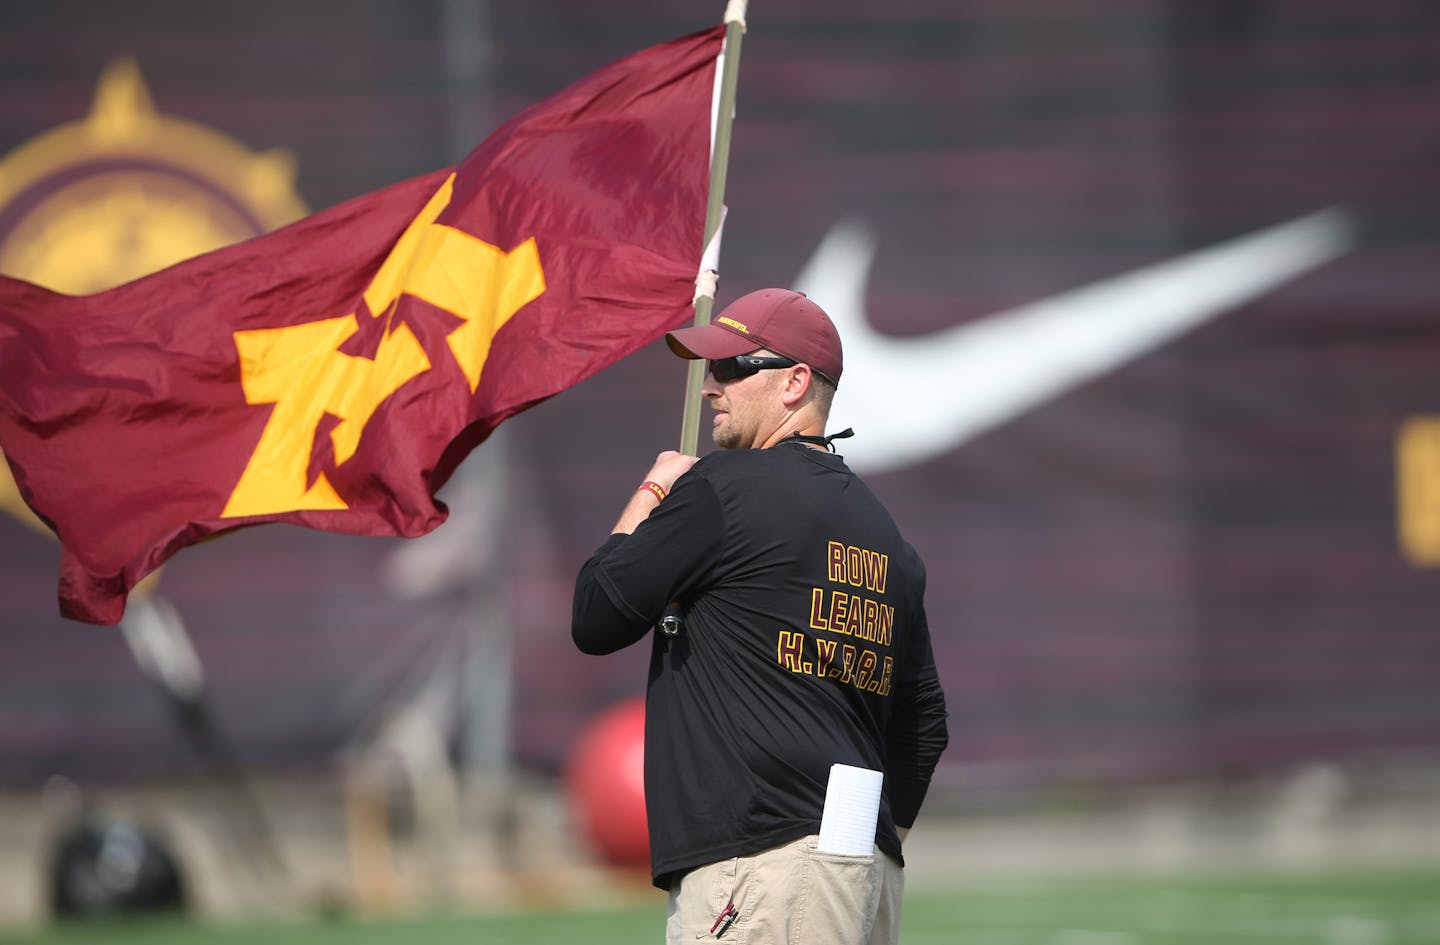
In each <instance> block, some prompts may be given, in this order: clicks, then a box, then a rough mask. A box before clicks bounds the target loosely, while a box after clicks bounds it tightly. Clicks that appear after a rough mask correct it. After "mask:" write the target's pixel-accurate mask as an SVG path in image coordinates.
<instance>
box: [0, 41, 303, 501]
mask: <svg viewBox="0 0 1440 945" xmlns="http://www.w3.org/2000/svg"><path fill="white" fill-rule="evenodd" d="M294 179H295V169H294V163H293V161H292V160H291V158H290V157H289V155H288V154H286V153H284V152H282V151H270V152H264V153H256V152H253V151H251V150H249V149H248V148H246V147H245V146H244V145H243V144H241V143H240V142H238V141H235V140H234V139H232V138H229V137H227V136H225V135H223V134H220V133H219V132H217V131H215V130H213V129H210V128H206V127H204V126H203V125H199V124H197V123H195V122H191V121H186V120H183V119H178V118H171V117H168V116H165V115H162V114H160V113H159V112H157V111H156V110H155V106H154V104H153V103H152V102H151V100H150V95H149V92H148V91H147V90H146V88H145V83H144V81H143V80H142V79H141V77H140V70H139V68H138V67H137V66H136V65H135V63H134V62H133V61H130V60H120V61H117V62H115V63H113V64H112V65H111V66H109V67H108V68H107V69H106V70H105V72H104V74H103V75H102V76H101V78H100V83H99V87H98V88H97V90H96V94H95V102H94V105H93V106H92V108H91V110H90V114H89V115H87V116H86V117H84V118H82V119H79V120H77V121H73V122H69V123H67V124H64V125H60V126H57V127H55V128H52V129H50V130H49V131H46V132H43V133H42V134H40V135H38V136H36V137H35V138H32V139H31V140H29V141H27V142H25V143H23V144H21V145H20V146H19V147H17V148H16V149H15V150H14V151H12V152H10V153H9V154H7V155H5V156H3V157H0V274H3V275H6V276H12V277H14V278H18V279H24V280H26V281H28V282H33V283H35V284H37V285H41V286H44V287H46V288H48V289H53V290H55V291H57V292H64V293H67V294H71V295H89V294H92V293H95V292H102V291H104V290H105V289H109V288H113V287H114V286H117V285H120V284H122V283H125V282H130V281H132V280H134V279H138V278H140V277H141V276H145V275H149V274H150V273H152V272H157V271H159V270H161V269H164V268H166V267H167V266H172V265H174V264H175V263H178V262H180V261H182V260H184V259H189V258H190V257H192V256H198V255H200V254H201V253H206V252H209V251H210V250H213V249H219V248H220V247H222V246H227V245H229V244H231V243H236V242H239V241H241V240H245V239H249V238H250V237H253V236H258V235H260V234H261V233H265V232H268V231H269V230H272V229H275V228H276V227H278V226H282V225H284V224H286V223H289V222H291V221H293V220H296V219H298V218H300V217H301V216H304V215H305V213H306V212H307V210H306V207H305V204H304V202H303V201H301V200H300V197H299V195H298V194H296V193H295V186H294ZM0 512H8V513H10V514H11V515H13V516H15V517H16V518H18V519H20V520H21V521H23V522H25V523H26V524H28V525H32V526H34V527H36V528H43V526H42V525H41V524H40V522H39V520H38V519H36V518H35V517H34V515H33V514H32V513H31V512H30V510H29V509H28V508H27V507H26V505H25V503H24V502H23V501H22V500H21V498H20V495H19V491H18V489H17V488H16V485H15V482H14V480H13V479H12V478H11V475H10V469H9V467H8V465H6V464H5V463H4V462H3V461H0Z"/></svg>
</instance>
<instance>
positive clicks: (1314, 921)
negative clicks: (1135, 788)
mask: <svg viewBox="0 0 1440 945" xmlns="http://www.w3.org/2000/svg"><path fill="white" fill-rule="evenodd" d="M662 915H663V898H660V897H659V896H658V895H657V897H656V898H655V900H654V901H653V902H652V903H651V904H649V905H641V906H627V907H626V908H623V909H616V910H609V911H585V912H571V911H545V912H525V913H516V914H509V915H475V916H464V917H461V916H443V917H441V916H435V917H428V918H423V919H406V920H393V921H369V922H365V921H359V920H351V919H335V920H314V921H307V922H288V923H267V924H256V925H244V926H224V927H218V928H217V927H205V926H199V925H195V924H192V923H188V922H184V921H181V920H175V919H171V920H150V921H144V922H123V923H116V922H107V923H98V924H72V925H64V926H59V927H56V928H53V929H50V930H48V931H46V932H44V933H41V934H34V935H18V934H14V933H9V934H6V933H0V942H3V943H6V945H11V943H14V945H20V943H27V945H28V943H34V945H102V943H103V945H132V943H133V945H141V943H143V945H180V943H191V942H195V943H204V945H381V943H384V945H401V943H403V945H477V943H490V942H494V943H506V945H509V943H516V945H552V943H553V945H576V943H584V945H635V943H643V942H660V941H661V940H662V938H663V933H662V924H663V918H662ZM901 941H902V942H904V943H906V945H1232V943H1233V945H1240V943H1247V945H1248V943H1254V945H1440V868H1436V869H1432V870H1426V871H1407V872H1385V873H1355V874H1347V875H1335V874H1325V875H1314V876H1284V877H1275V876H1268V877H1264V878H1255V879H1243V880H1242V879H1237V878H1227V879H1190V880H1183V881H1181V880H1174V881H1167V880H1141V881H1118V880H1113V881H1093V882H1078V881H1074V880H1069V881H1057V882H1044V883H1042V882H1027V883H987V884H983V885H974V886H957V887H956V888H955V889H953V890H950V891H947V892H938V893H937V892H935V891H920V890H912V891H911V893H910V894H908V895H907V897H906V903H905V924H904V932H903V934H902V936H901Z"/></svg>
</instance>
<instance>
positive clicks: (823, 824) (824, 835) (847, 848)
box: [817, 765, 885, 856]
mask: <svg viewBox="0 0 1440 945" xmlns="http://www.w3.org/2000/svg"><path fill="white" fill-rule="evenodd" d="M884 782H885V775H884V773H883V772H880V771H872V770H870V769H869V768H856V767H854V766H852V765H831V766H830V784H829V785H828V786H827V787H826V789H825V812H824V813H823V814H821V815H820V843H819V845H818V846H817V849H818V850H819V851H820V852H821V853H841V854H844V855H847V856H862V855H864V854H866V853H871V852H873V851H874V849H875V822H876V820H878V819H879V817H880V788H881V786H882V785H883V784H884Z"/></svg>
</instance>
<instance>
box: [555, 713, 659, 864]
mask: <svg viewBox="0 0 1440 945" xmlns="http://www.w3.org/2000/svg"><path fill="white" fill-rule="evenodd" d="M565 780H566V786H567V793H568V796H569V801H570V811H571V814H572V815H573V816H574V817H575V820H576V822H577V823H578V824H579V826H580V830H581V832H582V833H583V834H584V836H585V838H586V840H588V841H589V842H590V844H591V846H592V847H593V848H594V849H595V850H596V852H597V853H598V854H599V855H600V857H601V858H602V859H604V860H605V862H607V863H610V864H612V865H615V866H630V867H639V866H645V867H648V866H649V865H650V830H649V828H648V827H647V826H646V824H645V699H644V697H641V696H636V697H634V698H631V699H626V700H625V701H624V702H621V703H619V704H617V705H615V706H613V707H612V708H610V709H608V710H606V711H605V713H604V714H603V715H601V716H600V717H599V718H597V719H596V720H595V721H594V722H593V723H591V724H590V726H589V727H588V728H586V729H585V731H584V732H582V733H581V734H580V737H579V738H578V739H577V740H576V742H575V747H574V749H573V750H572V751H571V752H570V760H569V764H568V765H567V766H566V772H565Z"/></svg>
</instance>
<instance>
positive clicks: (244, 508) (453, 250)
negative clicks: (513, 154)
mask: <svg viewBox="0 0 1440 945" xmlns="http://www.w3.org/2000/svg"><path fill="white" fill-rule="evenodd" d="M454 183H455V175H454V174H451V175H450V177H449V178H448V179H447V180H446V181H445V183H444V184H443V185H442V186H441V187H440V189H439V190H438V191H436V192H435V195H434V196H433V197H431V198H430V202H429V203H427V204H426V205H425V209H424V210H422V211H421V212H420V214H419V215H418V216H417V217H415V219H414V220H412V221H411V223H410V225H409V226H408V227H406V229H405V232H404V233H403V234H402V235H401V237H400V239H399V240H398V241H397V242H396V243H395V248H394V249H392V250H391V251H390V255H389V256H387V257H386V258H385V262H384V263H383V264H382V265H381V266H380V269H379V271H378V272H377V273H376V274H375V278H374V279H373V280H372V281H371V283H370V285H369V287H368V288H367V289H366V290H365V305H366V307H367V308H368V309H369V310H370V314H369V317H370V318H384V317H386V315H387V313H388V312H389V311H390V309H391V307H392V306H393V305H394V304H395V303H396V302H397V301H398V300H399V299H400V297H401V296H402V295H410V296H414V297H416V298H418V299H421V300H423V301H425V302H429V303H430V304H432V305H434V306H436V307H437V308H440V309H443V310H444V311H446V312H449V313H450V314H451V315H453V316H455V317H456V318H458V319H460V320H461V324H460V325H459V326H458V327H457V328H455V329H454V330H453V331H452V332H450V334H449V335H448V336H447V338H446V341H447V344H448V346H449V348H450V352H451V354H452V355H453V356H454V358H455V361H456V363H457V364H458V365H459V366H460V369H461V371H462V372H463V373H464V375H465V378H466V380H467V381H468V382H469V385H470V392H471V393H472V394H473V393H474V392H475V390H476V388H477V387H479V385H480V375H481V372H482V371H483V370H484V367H485V361H486V359H487V358H488V356H489V354H490V343H491V340H492V339H493V338H494V337H495V333H496V332H497V331H499V329H500V327H501V326H502V325H504V324H505V323H506V322H507V321H509V320H510V318H511V316H513V315H514V314H515V313H516V312H518V311H519V310H520V309H521V308H523V307H524V306H525V305H526V304H528V303H529V302H531V301H533V300H534V299H536V298H538V297H539V296H540V295H541V293H543V292H544V291H545V274H544V271H543V270H542V269H541V267H540V254H539V251H538V250H537V249H536V246H535V240H534V239H533V238H531V239H528V240H526V241H525V242H524V243H521V244H520V245H519V246H517V247H516V248H515V249H513V250H511V251H510V252H508V253H507V252H505V251H503V250H501V249H500V248H498V247H496V246H492V245H490V244H489V243H486V242H484V241H483V240H480V239H477V238H475V237H473V236H471V235H470V234H468V233H464V232H462V231H460V230H457V229H454V228H453V227H448V226H444V225H442V224H438V223H436V222H435V220H436V219H437V218H438V217H439V216H440V212H441V211H442V210H444V209H445V207H446V206H448V205H449V203H450V197H451V194H452V192H453V188H454ZM359 330H360V316H359V314H358V313H355V312H352V313H350V314H349V315H345V316H343V317H340V318H328V319H322V320H320V321H314V322H306V323H304V324H300V325H290V326H286V327H283V328H266V329H259V330H255V331H239V332H236V333H235V347H236V349H237V350H238V351H239V354H240V378H241V384H242V386H243V387H244V391H245V402H246V403H249V404H274V407H275V409H274V411H273V412H272V413H271V415H270V419H269V420H268V421H267V422H266V424H265V429H264V432H263V433H262V434H261V435H260V442H259V443H258V444H257V445H256V447H255V451H254V452H253V453H252V454H251V456H250V461H249V462H248V463H247V464H246V466H245V471H244V472H243V473H242V474H241V476H240V481H239V483H238V484H237V485H236V486H235V490H234V492H232V493H231V495H230V499H229V501H228V502H227V503H226V505H225V510H224V511H223V512H222V513H221V517H222V518H239V517H241V516H246V515H270V514H275V513H279V512H294V511H302V510H322V509H345V508H348V507H349V506H348V505H347V504H346V502H345V500H344V499H342V498H341V497H340V495H339V494H338V493H337V492H336V491H335V489H334V487H333V486H331V484H330V482H329V480H327V479H326V478H325V474H324V472H323V471H321V472H320V473H319V474H318V475H317V476H316V477H315V481H314V482H313V483H311V482H309V473H310V463H311V457H312V455H313V454H314V445H315V438H316V437H317V436H321V435H325V432H324V431H322V430H321V425H322V423H324V422H325V417H326V415H330V416H331V417H334V418H336V420H337V422H336V423H335V424H334V426H333V427H332V428H330V429H329V431H328V435H329V436H330V439H331V444H330V445H331V446H333V448H334V457H335V460H334V461H335V465H336V466H339V465H343V464H344V463H345V462H346V461H347V460H349V459H350V458H351V457H352V456H354V455H355V451H356V450H357V449H358V448H359V446H360V437H361V436H362V434H363V433H364V431H365V426H366V424H367V423H369V421H370V418H371V417H372V416H374V414H375V411H376V410H378V409H379V407H380V405H381V404H382V403H384V402H385V400H386V399H387V398H389V397H390V396H391V395H392V394H394V393H395V392H396V391H397V390H399V389H400V388H401V387H402V386H403V385H404V384H405V383H407V382H408V381H410V380H412V379H413V378H415V377H417V376H419V375H420V374H423V373H424V372H426V371H428V370H430V367H431V364H430V359H429V357H428V356H427V355H426V353H425V350H424V349H423V348H422V347H421V344H420V342H419V340H417V339H416V337H415V335H414V333H412V332H411V330H410V328H409V326H408V325H406V324H404V323H403V322H402V323H400V324H399V325H398V326H395V327H393V328H388V329H387V330H385V331H384V333H383V334H382V335H381V338H380V343H379V347H378V349H377V350H376V352H375V355H374V357H373V358H366V357H358V356H354V355H349V354H345V353H344V352H342V351H341V350H340V348H341V347H342V346H343V345H344V344H345V342H346V341H347V340H348V339H349V338H350V337H351V336H352V335H354V334H355V333H356V332H358V331H359Z"/></svg>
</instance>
